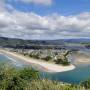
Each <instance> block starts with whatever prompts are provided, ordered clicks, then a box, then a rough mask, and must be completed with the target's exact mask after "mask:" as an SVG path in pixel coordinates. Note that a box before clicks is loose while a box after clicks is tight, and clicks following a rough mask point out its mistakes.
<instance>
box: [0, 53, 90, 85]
mask: <svg viewBox="0 0 90 90" xmlns="http://www.w3.org/2000/svg"><path fill="white" fill-rule="evenodd" d="M0 62H3V63H4V62H5V63H9V64H13V65H15V66H19V67H21V66H23V65H28V63H26V62H24V61H21V60H18V59H17V58H14V57H11V56H9V57H8V56H5V55H2V54H0ZM40 73H41V76H42V78H48V79H51V80H57V81H63V82H68V83H75V84H78V83H79V82H81V81H83V80H86V79H88V78H89V77H90V65H80V64H79V65H76V69H74V70H72V71H66V72H61V73H47V72H43V71H40Z"/></svg>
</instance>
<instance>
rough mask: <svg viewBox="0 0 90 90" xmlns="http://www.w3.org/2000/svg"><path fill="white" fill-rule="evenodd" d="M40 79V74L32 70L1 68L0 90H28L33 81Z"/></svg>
mask: <svg viewBox="0 0 90 90" xmlns="http://www.w3.org/2000/svg"><path fill="white" fill-rule="evenodd" d="M38 78H39V75H38V72H37V71H35V70H33V69H31V68H23V69H20V70H17V69H15V68H12V67H9V66H2V67H0V90H27V86H28V84H29V83H30V82H31V80H33V79H34V80H35V79H38ZM28 90H29V89H28Z"/></svg>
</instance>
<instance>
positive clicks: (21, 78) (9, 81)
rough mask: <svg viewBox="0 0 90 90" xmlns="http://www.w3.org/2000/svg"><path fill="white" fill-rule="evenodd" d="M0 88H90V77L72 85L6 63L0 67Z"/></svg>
mask: <svg viewBox="0 0 90 90" xmlns="http://www.w3.org/2000/svg"><path fill="white" fill-rule="evenodd" d="M0 90H90V79H88V80H87V81H84V82H82V83H81V84H80V85H72V84H68V83H62V82H57V81H52V80H47V79H42V80H41V79H40V77H39V73H38V72H37V71H35V70H33V69H32V68H29V67H25V68H20V69H16V68H13V67H11V66H8V65H3V66H1V67H0Z"/></svg>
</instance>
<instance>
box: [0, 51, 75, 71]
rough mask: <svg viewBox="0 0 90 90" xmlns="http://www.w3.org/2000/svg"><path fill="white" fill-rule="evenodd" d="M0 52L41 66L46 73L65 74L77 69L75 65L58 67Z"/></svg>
mask: <svg viewBox="0 0 90 90" xmlns="http://www.w3.org/2000/svg"><path fill="white" fill-rule="evenodd" d="M0 52H1V53H2V54H6V55H10V56H13V57H16V58H18V59H20V60H23V61H25V62H27V63H30V64H36V65H39V66H41V67H42V69H43V70H44V71H46V72H65V71H70V70H73V69H75V66H74V65H73V64H70V65H69V66H62V65H57V64H53V63H48V62H45V61H44V62H43V61H38V60H36V59H33V58H29V57H25V56H23V55H21V54H18V53H15V52H10V51H6V50H0Z"/></svg>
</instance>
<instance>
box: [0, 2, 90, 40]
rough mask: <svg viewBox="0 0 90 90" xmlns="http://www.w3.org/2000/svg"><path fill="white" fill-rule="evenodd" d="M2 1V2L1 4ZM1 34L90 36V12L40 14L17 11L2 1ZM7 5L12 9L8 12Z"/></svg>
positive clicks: (33, 36)
mask: <svg viewBox="0 0 90 90" xmlns="http://www.w3.org/2000/svg"><path fill="white" fill-rule="evenodd" d="M1 3H2V4H1ZM0 5H1V6H0V36H6V37H15V38H23V39H56V38H76V37H89V38H90V13H89V12H84V13H81V14H78V15H69V16H63V15H59V14H52V15H47V16H40V15H38V14H36V13H33V12H27V13H26V12H21V11H17V10H15V9H14V8H12V7H11V6H9V5H5V2H4V1H3V2H2V1H0ZM5 6H7V7H9V9H12V12H10V11H9V12H8V11H7V10H6V9H5Z"/></svg>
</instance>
